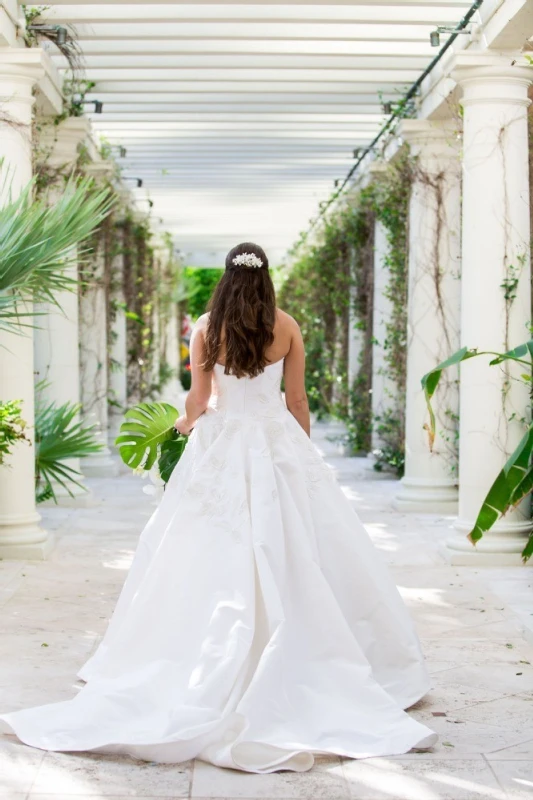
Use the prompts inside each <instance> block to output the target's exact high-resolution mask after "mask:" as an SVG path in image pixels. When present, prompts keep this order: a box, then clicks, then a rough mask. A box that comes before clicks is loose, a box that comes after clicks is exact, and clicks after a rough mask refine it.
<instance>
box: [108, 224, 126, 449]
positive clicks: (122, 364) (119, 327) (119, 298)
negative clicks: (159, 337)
mask: <svg viewBox="0 0 533 800" xmlns="http://www.w3.org/2000/svg"><path fill="white" fill-rule="evenodd" d="M116 236H117V238H118V240H119V243H120V244H122V243H123V236H122V231H121V230H120V229H119V230H117V232H116ZM112 272H113V274H112V279H111V292H110V295H111V305H112V308H111V326H110V327H111V342H110V354H111V370H110V372H109V397H110V399H111V401H112V402H111V404H110V406H109V437H110V441H111V442H114V440H115V439H116V438H117V436H118V432H119V429H120V425H121V423H122V420H123V419H124V412H125V411H126V408H127V404H128V387H127V370H126V364H127V357H128V355H127V352H128V342H127V329H126V308H125V297H124V254H123V252H122V250H121V251H120V252H119V253H118V254H117V255H116V256H115V258H114V259H113V269H112Z"/></svg>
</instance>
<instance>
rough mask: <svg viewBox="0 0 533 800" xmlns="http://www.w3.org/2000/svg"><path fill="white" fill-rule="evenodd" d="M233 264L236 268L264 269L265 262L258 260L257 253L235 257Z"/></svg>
mask: <svg viewBox="0 0 533 800" xmlns="http://www.w3.org/2000/svg"><path fill="white" fill-rule="evenodd" d="M233 263H234V264H235V266H236V267H262V266H263V262H262V261H261V259H260V258H258V257H257V256H256V255H255V253H242V254H241V255H240V256H235V258H234V259H233Z"/></svg>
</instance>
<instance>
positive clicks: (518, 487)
mask: <svg viewBox="0 0 533 800" xmlns="http://www.w3.org/2000/svg"><path fill="white" fill-rule="evenodd" d="M486 355H492V356H495V358H493V359H492V360H491V361H490V362H489V366H497V365H499V364H502V363H503V362H504V361H514V362H516V363H519V364H523V365H524V366H526V367H527V369H528V372H527V373H525V374H524V375H522V376H521V377H522V379H523V380H524V381H525V382H526V383H528V384H530V383H531V368H532V358H533V340H530V341H528V342H525V343H524V344H521V345H519V346H518V347H515V348H513V349H512V350H509V351H508V352H506V353H493V352H488V351H478V350H475V349H473V350H469V349H468V348H466V347H463V348H462V349H461V350H458V351H457V352H456V353H454V354H453V355H451V356H450V357H449V358H447V359H446V360H445V361H443V362H442V363H441V364H438V365H437V366H436V367H435V369H433V370H431V372H428V373H427V374H426V375H424V377H423V378H422V388H423V389H424V393H425V395H426V401H427V404H428V409H429V416H430V424H429V426H426V428H427V429H428V431H429V436H430V447H432V446H433V443H434V440H435V414H434V411H433V408H432V405H431V400H432V398H433V395H434V394H435V391H436V389H437V386H438V384H439V381H440V378H441V376H442V373H443V371H444V370H445V369H447V368H448V367H453V366H455V365H457V364H460V363H461V362H463V361H467V360H468V359H470V358H476V357H477V356H486ZM532 458H533V424H530V425H529V426H528V428H527V431H526V433H525V434H524V436H523V438H522V439H521V441H520V443H519V444H518V446H517V447H516V449H515V450H514V452H513V453H512V454H511V455H510V456H509V458H508V459H507V461H506V462H505V464H504V466H503V467H502V469H501V471H500V472H499V474H498V475H497V476H496V479H495V481H494V483H493V484H492V486H491V487H490V489H489V492H488V494H487V496H486V497H485V499H484V501H483V504H482V506H481V508H480V510H479V513H478V516H477V519H476V522H475V525H474V527H473V528H472V530H471V531H470V533H469V535H468V538H469V539H470V541H471V542H472V544H475V543H476V542H478V541H479V540H480V539H481V538H482V536H483V534H484V533H485V532H486V531H488V530H490V529H491V528H492V526H493V525H494V524H495V523H496V522H497V520H498V519H499V518H500V517H501V516H502V515H503V514H505V513H506V512H507V511H508V510H509V509H510V508H513V507H515V506H517V505H518V504H519V503H520V502H521V501H522V500H523V499H524V498H525V497H526V496H527V495H529V494H531V491H532V489H533V465H532ZM532 555H533V536H530V538H529V541H528V543H527V544H526V547H525V548H524V550H523V552H522V558H523V560H524V562H526V561H528V559H529V558H531V556H532Z"/></svg>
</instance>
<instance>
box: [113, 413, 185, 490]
mask: <svg viewBox="0 0 533 800" xmlns="http://www.w3.org/2000/svg"><path fill="white" fill-rule="evenodd" d="M177 417H178V411H177V410H176V409H175V408H174V406H171V405H170V404H169V403H139V404H138V405H136V406H133V407H132V408H130V409H129V410H128V411H127V412H126V416H125V419H124V422H123V423H122V425H121V426H120V433H119V435H118V436H117V439H116V441H115V444H116V445H117V447H118V448H119V453H120V457H121V458H122V460H123V462H124V463H125V464H126V465H127V466H128V467H131V468H132V469H134V470H136V471H139V470H140V471H143V472H148V471H149V470H150V469H151V468H152V467H153V466H154V464H155V462H156V461H157V462H158V466H159V471H160V473H161V478H162V479H163V481H164V482H165V483H168V480H169V478H170V476H171V474H172V471H173V469H174V467H175V466H176V464H177V463H178V461H179V459H180V458H181V456H182V454H183V451H184V449H185V445H186V444H187V437H186V436H183V435H182V434H180V433H178V432H177V431H176V429H175V428H174V423H175V421H176V418H177Z"/></svg>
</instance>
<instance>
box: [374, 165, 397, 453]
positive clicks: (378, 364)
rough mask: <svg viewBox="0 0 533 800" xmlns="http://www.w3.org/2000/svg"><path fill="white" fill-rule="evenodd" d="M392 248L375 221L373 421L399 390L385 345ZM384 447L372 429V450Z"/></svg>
mask: <svg viewBox="0 0 533 800" xmlns="http://www.w3.org/2000/svg"><path fill="white" fill-rule="evenodd" d="M385 169H386V166H385V165H383V164H379V163H377V164H373V165H372V166H371V168H370V172H371V174H372V175H373V176H375V179H376V180H379V179H380V175H381V174H382V173H383V172H384V171H385ZM389 251H390V245H389V242H388V240H387V229H386V228H385V226H384V225H383V223H382V222H380V221H379V220H378V219H376V222H375V228H374V302H373V322H372V338H373V347H372V419H375V417H376V416H377V415H380V414H382V413H383V412H384V411H386V410H387V409H388V408H390V406H391V400H392V399H393V398H394V396H395V393H396V389H395V385H394V381H392V380H391V378H390V377H389V374H388V367H387V363H386V360H385V356H386V350H385V342H386V339H387V322H388V321H389V320H390V318H391V316H392V303H391V301H390V300H389V298H388V297H386V296H385V289H386V287H387V284H388V282H389V270H388V267H387V264H386V260H387V256H388V254H389ZM382 445H383V442H382V441H381V439H380V437H379V434H378V432H377V430H376V428H375V426H374V427H373V429H372V450H379V449H380V448H381V447H382Z"/></svg>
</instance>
